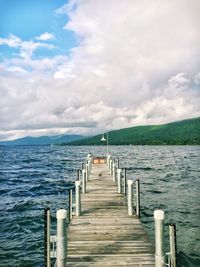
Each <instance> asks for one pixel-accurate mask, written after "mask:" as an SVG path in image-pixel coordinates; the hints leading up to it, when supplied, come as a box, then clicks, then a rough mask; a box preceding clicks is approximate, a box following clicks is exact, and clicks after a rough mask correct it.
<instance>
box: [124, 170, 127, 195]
mask: <svg viewBox="0 0 200 267" xmlns="http://www.w3.org/2000/svg"><path fill="white" fill-rule="evenodd" d="M126 185H127V177H126V168H124V195H125V196H126V193H127V192H126Z"/></svg>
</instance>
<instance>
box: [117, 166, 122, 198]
mask: <svg viewBox="0 0 200 267" xmlns="http://www.w3.org/2000/svg"><path fill="white" fill-rule="evenodd" d="M121 173H122V170H121V169H117V188H118V193H119V194H121V193H122V181H121V180H122V175H121Z"/></svg>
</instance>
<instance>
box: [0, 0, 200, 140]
mask: <svg viewBox="0 0 200 267" xmlns="http://www.w3.org/2000/svg"><path fill="white" fill-rule="evenodd" d="M199 10H200V1H199V0H169V1H165V0H69V1H66V0H54V1H52V0H17V1H16V0H0V140H12V139H16V138H20V137H24V136H41V135H57V134H83V135H94V134H97V133H101V132H106V131H110V130H113V129H120V128H126V127H132V126H138V125H148V124H162V123H168V122H172V121H177V120H182V119H187V118H193V117H199V116H200V104H199V103H200V32H199V27H200V16H199Z"/></svg>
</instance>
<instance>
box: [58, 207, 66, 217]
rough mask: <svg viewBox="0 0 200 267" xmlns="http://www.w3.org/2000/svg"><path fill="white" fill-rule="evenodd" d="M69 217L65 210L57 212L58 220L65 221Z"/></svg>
mask: <svg viewBox="0 0 200 267" xmlns="http://www.w3.org/2000/svg"><path fill="white" fill-rule="evenodd" d="M66 217H67V211H66V210H65V209H60V210H57V212H56V218H57V219H65V218H66Z"/></svg>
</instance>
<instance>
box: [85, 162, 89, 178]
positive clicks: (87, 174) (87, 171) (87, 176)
mask: <svg viewBox="0 0 200 267" xmlns="http://www.w3.org/2000/svg"><path fill="white" fill-rule="evenodd" d="M85 170H86V182H88V181H89V167H88V163H87V164H86V165H85Z"/></svg>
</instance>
